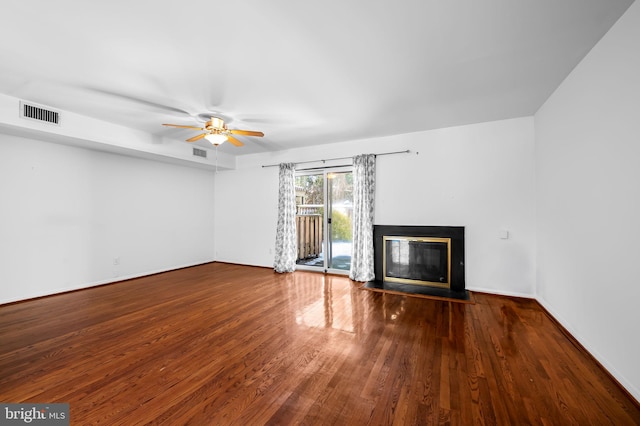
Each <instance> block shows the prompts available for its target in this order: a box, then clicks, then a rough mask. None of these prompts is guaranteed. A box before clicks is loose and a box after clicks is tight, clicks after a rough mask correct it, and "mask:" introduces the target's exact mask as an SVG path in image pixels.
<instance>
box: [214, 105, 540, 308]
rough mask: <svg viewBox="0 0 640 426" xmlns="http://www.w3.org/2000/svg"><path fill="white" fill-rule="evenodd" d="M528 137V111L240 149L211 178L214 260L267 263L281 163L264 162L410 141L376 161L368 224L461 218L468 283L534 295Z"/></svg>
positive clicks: (530, 139)
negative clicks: (398, 131)
mask: <svg viewBox="0 0 640 426" xmlns="http://www.w3.org/2000/svg"><path fill="white" fill-rule="evenodd" d="M533 143H534V136H533V118H532V117H528V118H519V119H513V120H505V121H498V122H491V123H482V124H475V125H469V126H462V127H453V128H446V129H440V130H433V131H427V132H419V133H411V134H404V135H397V136H392V137H385V138H376V139H369V140H362V141H355V142H346V143H341V144H334V145H324V146H318V147H312V148H307V149H298V150H291V151H288V152H280V153H271V154H258V155H251V156H243V157H240V158H238V161H237V163H238V169H237V170H235V171H225V172H221V173H219V174H218V175H217V176H216V210H215V220H216V254H217V256H216V258H217V259H218V260H220V261H228V262H233V263H242V264H250V265H259V266H272V264H273V253H272V251H273V247H274V239H275V234H276V223H277V200H276V198H277V192H278V169H277V167H271V168H262V167H261V165H263V164H276V163H279V162H282V161H292V162H298V161H305V160H317V159H327V158H334V157H344V156H352V155H355V154H361V153H379V152H389V151H398V150H405V149H409V150H411V151H412V152H413V153H412V154H399V155H391V156H379V157H378V159H377V188H376V213H375V223H377V224H383V225H454V226H465V227H466V268H467V269H466V272H467V287H468V288H470V289H475V290H486V291H491V292H494V293H504V294H512V295H525V296H529V297H531V296H533V295H534V284H535V267H534V265H535V234H534V227H535V223H534V212H535V209H534V204H533V203H534V163H533V161H534V145H533ZM416 152H418V154H416ZM339 163H344V162H340V161H338V162H333V163H331V162H330V163H327V165H333V164H339ZM319 164H320V163H312V164H305V165H303V166H300V167H314V166H318V165H319ZM502 229H506V230H508V231H509V234H510V238H509V239H507V240H503V239H500V232H501V230H502Z"/></svg>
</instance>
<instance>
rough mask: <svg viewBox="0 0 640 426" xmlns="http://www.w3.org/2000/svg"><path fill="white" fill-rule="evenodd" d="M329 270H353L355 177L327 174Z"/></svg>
mask: <svg viewBox="0 0 640 426" xmlns="http://www.w3.org/2000/svg"><path fill="white" fill-rule="evenodd" d="M326 176H327V180H326V182H327V211H328V212H329V214H328V217H327V229H328V232H327V240H328V241H327V242H328V244H327V256H326V258H327V269H333V270H340V271H348V270H349V269H350V268H351V243H352V226H351V218H352V213H353V175H352V174H351V171H347V172H332V171H330V172H327V173H326Z"/></svg>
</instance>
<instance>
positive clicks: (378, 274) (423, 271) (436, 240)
mask: <svg viewBox="0 0 640 426" xmlns="http://www.w3.org/2000/svg"><path fill="white" fill-rule="evenodd" d="M373 239H374V253H375V280H374V281H370V282H368V283H366V284H365V288H368V289H378V290H389V291H392V292H405V293H416V294H422V295H427V296H437V297H445V298H453V299H462V300H469V292H468V291H466V289H465V270H464V227H463V226H394V225H375V226H374V231H373Z"/></svg>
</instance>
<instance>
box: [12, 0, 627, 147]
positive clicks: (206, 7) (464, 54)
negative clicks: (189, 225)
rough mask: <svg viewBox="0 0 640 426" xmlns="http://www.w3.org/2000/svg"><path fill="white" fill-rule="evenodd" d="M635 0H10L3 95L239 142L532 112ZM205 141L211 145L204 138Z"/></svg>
mask: <svg viewBox="0 0 640 426" xmlns="http://www.w3.org/2000/svg"><path fill="white" fill-rule="evenodd" d="M631 3H632V0H396V1H391V0H350V1H346V0H342V1H337V0H323V1H314V2H312V1H301V0H273V1H264V0H248V1H240V0H237V1H230V0H227V1H221V0H206V1H205V0H182V1H167V0H154V1H146V0H127V1H124V0H109V1H100V2H94V1H86V0H56V1H51V0H46V1H44V0H35V1H24V0H4V1H3V2H2V8H1V13H0V93H4V94H6V95H10V96H14V97H17V98H20V99H24V100H29V101H31V102H36V103H40V104H43V105H46V106H50V107H53V108H58V109H62V110H66V111H72V112H76V113H80V114H83V115H87V116H91V117H96V118H100V119H102V120H105V121H108V122H112V123H117V124H122V125H125V126H128V127H132V128H136V129H140V130H144V131H146V132H149V133H153V134H156V135H160V136H163V137H165V138H171V139H175V143H184V142H183V140H184V139H187V138H189V137H191V136H193V135H195V134H197V133H194V132H191V131H189V130H181V129H172V128H166V127H163V126H161V123H166V122H169V123H176V124H185V125H193V124H201V123H202V122H198V118H197V117H198V115H200V114H204V115H205V116H207V115H212V114H213V115H218V116H221V117H223V118H225V119H226V120H227V123H228V125H229V127H230V128H241V129H250V130H260V131H263V132H264V133H265V137H264V138H247V137H244V138H243V137H239V139H241V140H242V141H243V142H245V146H244V147H242V148H236V147H233V146H230V145H229V144H224V145H223V146H222V147H221V149H223V150H225V151H226V152H228V153H233V154H237V155H242V154H248V153H256V152H264V151H272V150H282V149H289V148H294V147H299V146H306V145H315V144H323V143H332V142H340V141H346V140H354V139H363V138H370V137H376V136H383V135H391V134H399V133H408V132H415V131H421V130H428V129H434V128H441V127H448V126H454V125H462V124H469V123H477V122H483V121H491V120H500V119H506V118H512V117H520V116H528V115H532V114H534V113H535V112H536V110H537V109H538V108H539V107H540V106H541V105H542V104H543V103H544V101H545V100H546V99H547V97H548V96H549V95H550V94H551V93H552V92H553V90H555V88H556V87H557V86H558V85H559V84H560V82H561V81H562V80H563V79H564V78H565V77H566V76H567V75H568V73H569V72H570V71H571V70H572V69H573V67H574V66H575V65H576V64H577V63H578V62H579V61H580V60H581V59H582V58H583V57H584V56H585V55H586V53H587V52H588V51H589V50H590V49H591V48H592V47H593V46H594V44H595V43H596V42H597V41H598V40H599V39H600V38H601V37H602V36H603V35H604V33H605V32H606V31H607V30H608V29H609V28H610V27H611V26H612V25H613V23H614V22H615V21H616V20H617V19H618V18H619V17H620V16H621V15H622V14H623V13H624V11H625V10H626V9H627V7H628V6H629V5H630V4H631ZM199 143H202V144H205V143H206V142H205V141H201V142H199Z"/></svg>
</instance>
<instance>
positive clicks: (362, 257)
mask: <svg viewBox="0 0 640 426" xmlns="http://www.w3.org/2000/svg"><path fill="white" fill-rule="evenodd" d="M375 175H376V156H375V155H373V154H363V155H356V156H355V157H353V245H352V246H351V271H350V272H349V278H351V279H352V280H354V281H363V282H364V281H371V280H373V279H374V277H375V271H374V266H373V207H374V194H375V190H376V176H375Z"/></svg>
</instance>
